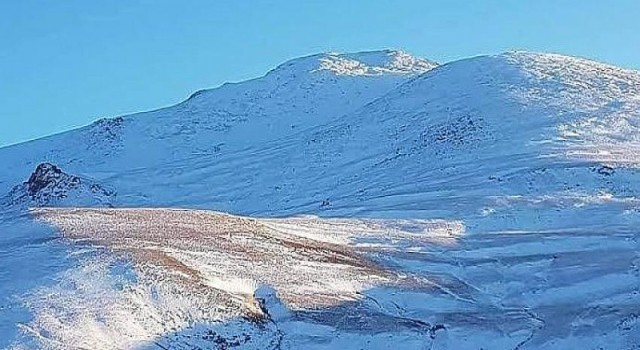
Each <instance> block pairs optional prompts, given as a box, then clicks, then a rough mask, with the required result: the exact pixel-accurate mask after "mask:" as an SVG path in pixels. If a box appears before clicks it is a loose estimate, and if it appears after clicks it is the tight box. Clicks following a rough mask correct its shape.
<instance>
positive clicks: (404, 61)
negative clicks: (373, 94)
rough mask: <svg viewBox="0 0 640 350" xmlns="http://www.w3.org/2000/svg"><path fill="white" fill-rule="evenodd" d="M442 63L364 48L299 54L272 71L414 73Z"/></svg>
mask: <svg viewBox="0 0 640 350" xmlns="http://www.w3.org/2000/svg"><path fill="white" fill-rule="evenodd" d="M437 66H438V63H436V62H434V61H430V60H427V59H424V58H419V57H415V56H412V55H410V54H408V53H406V52H404V51H399V50H389V49H387V50H379V51H362V52H356V53H336V52H330V53H321V54H315V55H311V56H306V57H301V58H296V59H293V60H290V61H287V62H285V63H284V64H282V65H280V66H278V67H277V68H276V69H274V70H273V71H271V72H270V73H272V74H273V73H276V72H283V71H296V72H304V73H314V72H329V73H333V74H335V75H339V76H380V75H414V74H422V73H425V72H427V71H429V70H431V69H433V68H435V67H437Z"/></svg>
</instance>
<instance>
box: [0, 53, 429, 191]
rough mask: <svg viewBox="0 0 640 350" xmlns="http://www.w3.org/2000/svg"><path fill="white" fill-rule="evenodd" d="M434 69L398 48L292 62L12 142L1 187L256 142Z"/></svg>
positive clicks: (342, 110)
mask: <svg viewBox="0 0 640 350" xmlns="http://www.w3.org/2000/svg"><path fill="white" fill-rule="evenodd" d="M436 66H437V64H436V63H433V62H431V61H428V60H424V59H418V58H414V57H412V56H409V55H408V54H406V53H403V52H400V51H392V50H384V51H373V52H361V53H354V54H319V55H313V56H309V57H303V58H299V59H294V60H291V61H289V62H286V63H284V64H282V65H280V66H278V67H277V68H275V69H274V70H272V71H270V72H269V73H267V74H266V75H265V76H263V77H260V78H257V79H253V80H250V81H245V82H241V83H235V84H224V85H222V86H220V87H218V88H215V89H211V90H202V91H199V92H197V93H195V94H193V95H192V96H191V97H190V98H189V99H187V100H186V101H184V102H182V103H180V104H178V105H175V106H172V107H168V108H164V109H160V110H156V111H151V112H145V113H139V114H135V115H131V116H124V117H116V118H105V119H101V120H98V121H96V122H95V123H93V124H91V125H89V126H86V127H83V128H80V129H76V130H72V131H69V132H66V133H63V134H59V135H53V136H50V137H46V138H43V139H40V140H35V141H32V142H27V143H24V144H19V145H15V146H10V147H6V148H4V149H2V150H0V157H1V158H2V159H3V161H4V162H5V164H7V168H6V169H7V171H4V172H2V173H1V175H0V178H2V179H3V180H7V181H6V182H2V183H0V186H5V188H4V190H5V191H6V190H7V188H10V186H11V185H12V183H15V182H17V181H19V179H20V178H22V177H25V176H27V172H28V171H30V170H32V169H33V168H35V166H36V165H37V164H39V163H41V162H45V161H46V162H50V163H53V164H57V165H59V166H62V167H64V168H65V169H68V170H69V171H71V172H74V173H79V172H81V173H85V174H86V173H90V174H88V175H94V174H95V175H96V176H98V177H100V176H103V177H104V176H107V174H111V173H117V172H120V171H123V170H130V169H131V167H132V166H134V167H137V168H143V167H149V166H161V165H162V164H163V163H165V162H168V161H172V160H185V159H188V158H195V157H200V156H211V157H213V156H216V155H217V154H219V153H221V152H232V151H237V150H238V149H242V148H244V147H247V146H251V145H253V146H256V145H259V144H262V143H263V142H266V141H270V140H275V139H278V138H281V137H283V136H286V135H290V134H293V133H296V132H298V131H299V130H301V129H306V128H309V127H313V126H316V125H321V124H323V123H326V122H327V121H328V120H330V119H332V118H335V117H339V116H340V115H342V114H345V113H349V112H351V111H354V110H357V109H358V108H360V107H362V106H363V105H365V104H366V103H368V102H370V101H371V100H373V99H375V98H377V97H379V96H381V95H383V94H385V93H387V92H388V91H390V90H391V89H393V88H395V87H396V86H398V85H399V84H401V83H403V82H406V81H408V80H409V79H411V78H412V77H414V76H416V75H418V74H420V73H423V72H426V71H428V70H430V69H432V68H434V67H436ZM10 179H11V180H10ZM1 190H2V188H0V191H1Z"/></svg>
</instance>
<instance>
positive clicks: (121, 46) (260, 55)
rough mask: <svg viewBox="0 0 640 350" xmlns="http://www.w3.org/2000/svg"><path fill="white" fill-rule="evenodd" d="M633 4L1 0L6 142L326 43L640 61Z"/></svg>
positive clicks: (634, 64) (431, 54)
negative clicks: (565, 55) (531, 53)
mask: <svg viewBox="0 0 640 350" xmlns="http://www.w3.org/2000/svg"><path fill="white" fill-rule="evenodd" d="M638 14H640V1H638V0H615V1H601V0H600V1H595V0H593V1H592V0H582V1H578V0H553V1H551V0H536V1H533V0H530V1H524V0H521V1H509V0H503V1H491V0H485V1H472V0H467V1H456V0H446V1H445V0H443V1H426V0H422V1H420V0H415V1H402V0H394V1H381V0H349V1H345V0H342V1H334V0H322V1H311V0H310V1H298V0H290V1H249V0H245V1H241V0H235V1H223V0H217V1H214V0H188V1H178V0H173V1H168V0H117V1H116V0H101V1H88V0H65V1H55V0H3V1H2V2H1V3H0V146H2V145H8V144H12V143H16V142H20V141H24V140H29V139H33V138H37V137H41V136H44V135H48V134H52V133H56V132H60V131H63V130H67V129H70V128H73V127H77V126H81V125H85V124H87V123H90V122H91V121H93V120H94V119H97V118H99V117H103V116H116V115H121V114H127V113H132V112H136V111H142V110H149V109H155V108H157V107H162V106H166V105H170V104H174V103H177V102H179V101H180V100H182V99H184V98H185V97H186V96H188V95H189V94H190V93H191V92H193V91H195V90H198V89H201V88H206V87H213V86H217V85H219V84H221V83H223V82H226V81H239V80H244V79H247V78H251V77H255V76H259V75H262V74H263V73H265V72H266V71H267V70H268V69H270V68H272V67H274V66H275V65H277V64H279V63H281V62H283V61H285V60H287V59H290V58H293V57H297V56H302V55H306V54H310V53H316V52H320V51H361V50H370V49H379V48H399V49H404V50H406V51H408V52H410V53H412V54H414V55H418V56H423V57H426V58H430V59H433V60H436V61H440V62H447V61H451V60H455V59H458V58H463V57H468V56H474V55H479V54H486V53H497V52H501V51H506V50H510V49H526V50H532V51H550V52H558V53H564V54H569V55H577V56H584V57H588V58H593V59H596V60H600V61H605V62H609V63H612V64H616V65H619V66H623V67H628V68H634V69H640V34H638V33H640V24H639V22H640V19H639V18H638Z"/></svg>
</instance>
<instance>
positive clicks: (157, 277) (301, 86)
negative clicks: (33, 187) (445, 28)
mask: <svg viewBox="0 0 640 350" xmlns="http://www.w3.org/2000/svg"><path fill="white" fill-rule="evenodd" d="M639 135H640V73H638V72H636V71H630V70H623V69H619V68H616V67H612V66H608V65H605V64H600V63H597V62H592V61H588V60H583V59H578V58H571V57H566V56H561V55H553V54H536V53H524V52H511V53H505V54H500V55H493V56H479V57H474V58H469V59H465V60H460V61H456V62H452V63H448V64H445V65H441V66H438V65H436V64H435V63H432V62H430V61H427V60H420V59H416V58H412V57H410V56H408V55H407V54H405V53H402V52H399V51H380V52H369V53H358V54H322V55H314V56H309V57H304V58H300V59H296V60H292V61H290V62H286V63H284V64H283V65H281V66H279V67H277V68H275V69H274V70H272V71H271V72H269V73H268V74H266V75H265V76H264V77H261V78H258V79H254V80H250V81H247V82H242V83H235V84H226V85H223V86H221V87H219V88H216V89H210V90H203V91H200V92H197V93H195V94H194V95H193V96H191V97H190V98H189V99H188V100H186V101H184V102H183V103H180V104H178V105H176V106H172V107H168V108H164V109H161V110H157V111H152V112H146V113H141V114H137V115H133V116H124V117H118V118H111V119H102V120H100V121H98V122H96V123H94V124H92V125H90V126H87V127H84V128H80V129H76V130H72V131H69V132H67V133H63V134H60V135H54V136H51V137H48V138H44V139H40V140H36V141H33V142H29V143H24V144H20V145H16V146H11V147H7V148H3V149H0V159H1V160H2V163H3V167H2V168H0V196H2V195H3V194H4V193H7V194H12V193H13V194H15V193H17V194H19V196H18V197H15V196H13V197H12V196H8V197H3V198H8V200H5V203H2V204H0V205H2V207H1V208H2V210H3V212H2V215H0V220H2V222H1V224H0V267H2V271H0V291H2V294H3V295H0V298H1V299H0V303H1V304H0V321H1V322H0V335H2V336H1V337H0V338H2V339H0V347H2V346H11V347H15V348H53V349H57V348H60V349H63V348H85V349H120V348H134V349H154V348H159V349H163V348H166V349H192V348H196V349H197V348H198V347H200V348H204V349H206V348H239V349H242V348H249V349H251V348H254V349H265V348H266V349H269V348H274V349H275V348H280V349H307V348H326V349H330V348H348V349H353V348H355V349H358V348H364V349H376V348H379V349H391V348H393V349H399V348H406V349H481V348H483V349H601V348H602V349H634V348H638V347H640V321H639V320H640V294H639V293H640V253H639V251H640V249H639V248H640V247H639V244H640V243H639V242H638V237H639V236H640V235H639V234H638V232H637V230H638V227H640V172H639V171H640V170H639V168H640V158H639V156H638V155H639V154H640V138H639V137H640V136H639ZM42 162H50V163H53V164H56V165H57V166H59V167H60V168H61V169H63V170H64V171H66V172H67V173H69V174H71V175H70V176H69V177H65V178H69V179H75V178H77V179H80V180H82V186H79V187H73V186H68V187H64V188H62V189H61V188H57V185H56V186H53V187H55V188H51V190H52V191H55V192H54V193H56V195H57V196H56V198H57V199H56V201H52V202H50V203H46V204H47V205H48V206H52V207H58V208H50V209H35V210H34V211H32V212H30V213H27V211H26V210H27V207H28V206H40V205H42V204H43V203H41V202H40V201H36V200H35V199H40V200H41V199H47V200H48V199H49V198H51V197H50V196H48V193H45V194H43V195H41V194H40V193H38V195H37V196H32V199H34V201H31V202H29V196H26V197H25V196H23V195H22V194H23V192H21V191H22V190H24V188H25V186H24V185H23V184H22V182H23V181H25V180H26V179H27V178H29V174H31V173H32V172H33V171H34V169H35V168H36V166H37V165H38V164H40V163H42ZM94 185H95V186H94ZM96 186H97V187H96ZM26 187H28V186H26ZM50 187H51V186H50ZM45 188H49V187H45ZM96 188H102V189H108V191H107V192H105V191H96ZM106 194H108V195H106ZM12 198H22V199H25V198H26V201H24V202H20V203H18V204H19V205H15V204H14V203H13V202H11V199H12ZM7 203H10V205H7ZM97 205H100V206H103V207H105V206H106V207H108V206H113V207H116V208H130V209H120V210H117V209H104V208H103V209H98V208H93V209H62V208H61V207H67V208H74V207H80V206H85V207H86V206H97ZM147 207H154V208H172V209H154V210H149V209H135V208H147ZM177 208H185V209H189V210H182V211H180V210H177ZM194 209H200V210H216V211H221V212H226V213H233V214H236V215H238V216H232V215H227V214H220V213H218V212H209V211H197V210H194ZM309 214H313V215H317V216H318V217H315V216H305V215H309ZM329 218H332V219H329ZM34 219H35V221H34ZM5 335H6V336H5Z"/></svg>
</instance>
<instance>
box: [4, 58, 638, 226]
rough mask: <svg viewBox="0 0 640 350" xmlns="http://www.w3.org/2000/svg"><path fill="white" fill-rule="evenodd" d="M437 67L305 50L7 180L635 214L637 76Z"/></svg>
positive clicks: (360, 202)
mask: <svg viewBox="0 0 640 350" xmlns="http://www.w3.org/2000/svg"><path fill="white" fill-rule="evenodd" d="M358 60H359V61H358ZM433 67H434V65H433V64H432V63H430V62H429V61H424V60H418V59H414V58H411V57H409V56H407V55H406V54H402V53H399V52H394V51H382V52H370V53H360V54H354V55H316V56H310V57H306V58H302V59H297V60H293V61H291V62H289V63H286V64H284V65H282V66H280V67H278V68H276V69H274V70H273V71H271V72H270V73H268V74H267V75H266V76H265V77H263V78H259V79H256V80H252V81H249V82H245V83H239V84H231V85H224V86H222V87H220V88H218V89H213V90H207V91H202V92H199V93H196V94H195V95H194V96H192V97H191V98H190V99H188V100H187V101H185V102H183V103H181V104H179V105H177V106H175V107H170V108H167V109H163V110H159V111H156V112H149V113H143V114H141V115H135V116H131V117H125V118H115V119H108V120H101V121H98V122H96V123H94V124H92V125H91V126H89V127H87V128H83V129H79V130H76V131H72V132H70V133H68V134H61V135H56V136H54V137H51V138H50V139H44V140H41V141H35V142H32V143H27V144H23V145H18V146H15V147H9V148H5V149H2V150H0V154H2V157H3V158H4V159H7V162H8V163H9V164H10V166H9V167H7V168H6V169H11V170H12V171H11V172H10V173H8V174H6V175H5V174H3V176H2V177H3V178H4V179H5V180H6V181H4V183H5V184H7V185H9V184H11V183H12V181H11V180H8V179H7V178H9V179H10V178H11V176H15V174H19V173H20V171H18V169H21V168H23V167H24V166H23V165H22V164H20V163H18V161H19V162H21V163H26V164H27V165H29V164H30V163H35V162H39V161H41V160H42V159H47V160H48V159H55V160H56V161H57V162H58V163H56V164H60V165H63V166H65V167H66V168H68V169H70V170H72V171H73V172H76V173H80V174H82V173H88V174H90V175H91V176H92V177H94V178H97V179H99V180H100V181H101V182H104V183H106V184H109V185H110V186H112V187H113V188H115V189H117V190H118V192H119V193H120V196H119V198H118V202H117V203H115V205H119V206H173V207H176V206H178V207H197V208H207V209H216V210H224V211H229V212H233V213H241V214H259V215H276V216H278V215H286V214H300V213H321V214H322V213H324V215H341V216H344V215H347V216H353V215H366V216H392V217H421V218H433V217H446V218H455V219H466V220H468V221H470V223H471V221H475V220H479V221H480V222H484V221H487V220H489V221H491V220H493V219H496V223H495V225H498V226H502V227H503V228H504V227H509V228H515V226H517V225H519V220H521V219H522V218H519V217H518V215H520V214H522V215H524V216H530V215H531V211H530V209H534V210H537V211H538V213H537V214H536V215H537V216H538V217H536V218H531V217H527V218H526V220H527V225H531V224H535V227H547V228H551V227H558V225H560V226H567V225H565V224H568V225H570V223H566V222H564V223H563V222H558V220H561V217H562V215H560V214H554V212H559V211H562V210H564V209H567V210H576V211H577V212H576V213H574V214H576V215H578V214H580V215H582V218H583V219H584V220H587V222H591V221H592V222H593V223H598V222H602V218H601V217H599V216H597V215H596V216H592V214H593V213H592V212H591V211H592V210H596V211H597V210H598V209H597V207H594V206H597V205H599V204H602V203H607V204H611V205H612V206H613V207H615V208H616V209H615V213H616V214H615V215H618V214H619V215H621V216H620V217H618V221H621V222H635V221H634V220H635V214H633V213H634V212H635V209H634V208H635V206H636V204H637V201H638V200H637V198H638V190H639V189H638V186H639V185H638V183H640V182H638V181H637V178H638V177H637V176H638V173H637V165H638V159H637V154H639V153H638V152H636V150H637V149H638V145H639V144H640V140H639V139H638V138H639V136H638V135H640V133H638V131H639V127H640V117H639V112H638V110H639V108H638V107H639V105H640V97H638V96H640V74H639V73H638V72H635V71H629V70H623V69H618V68H615V67H612V66H608V65H604V64H600V63H596V62H592V61H588V60H584V59H577V58H571V57H566V56H561V55H553V54H536V53H525V52H511V53H505V54H501V55H495V56H480V57H474V58H470V59H465V60H461V61H457V62H452V63H449V64H446V65H444V66H440V67H437V68H435V69H432V68H433ZM427 70H428V71H427ZM425 71H427V72H425ZM421 72H425V73H422V74H421V75H419V76H417V77H415V75H416V74H418V73H421ZM412 77H413V79H412ZM403 81H405V83H404V84H400V83H401V82H403ZM398 84H400V85H399V86H398V87H397V88H395V89H394V88H393V87H394V86H396V85H398ZM389 90H390V91H389ZM387 91H388V92H387ZM78 142H80V144H78ZM25 154H29V155H30V156H29V157H28V158H27V159H30V160H27V161H26V162H25V161H24V160H23V157H24V155H25ZM11 164H13V165H11ZM141 179H144V181H141ZM443 198H447V200H445V201H443ZM540 207H543V208H540ZM560 209H561V210H560ZM504 211H509V213H507V214H504V213H503V212H504ZM578 212H579V213H578ZM603 215H609V214H603ZM532 220H533V221H535V222H533V221H532ZM629 220H631V221H629ZM505 222H509V223H508V225H507V224H505ZM478 225H480V223H478ZM482 225H484V223H482ZM490 225H494V223H490ZM505 225H507V226H505Z"/></svg>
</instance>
